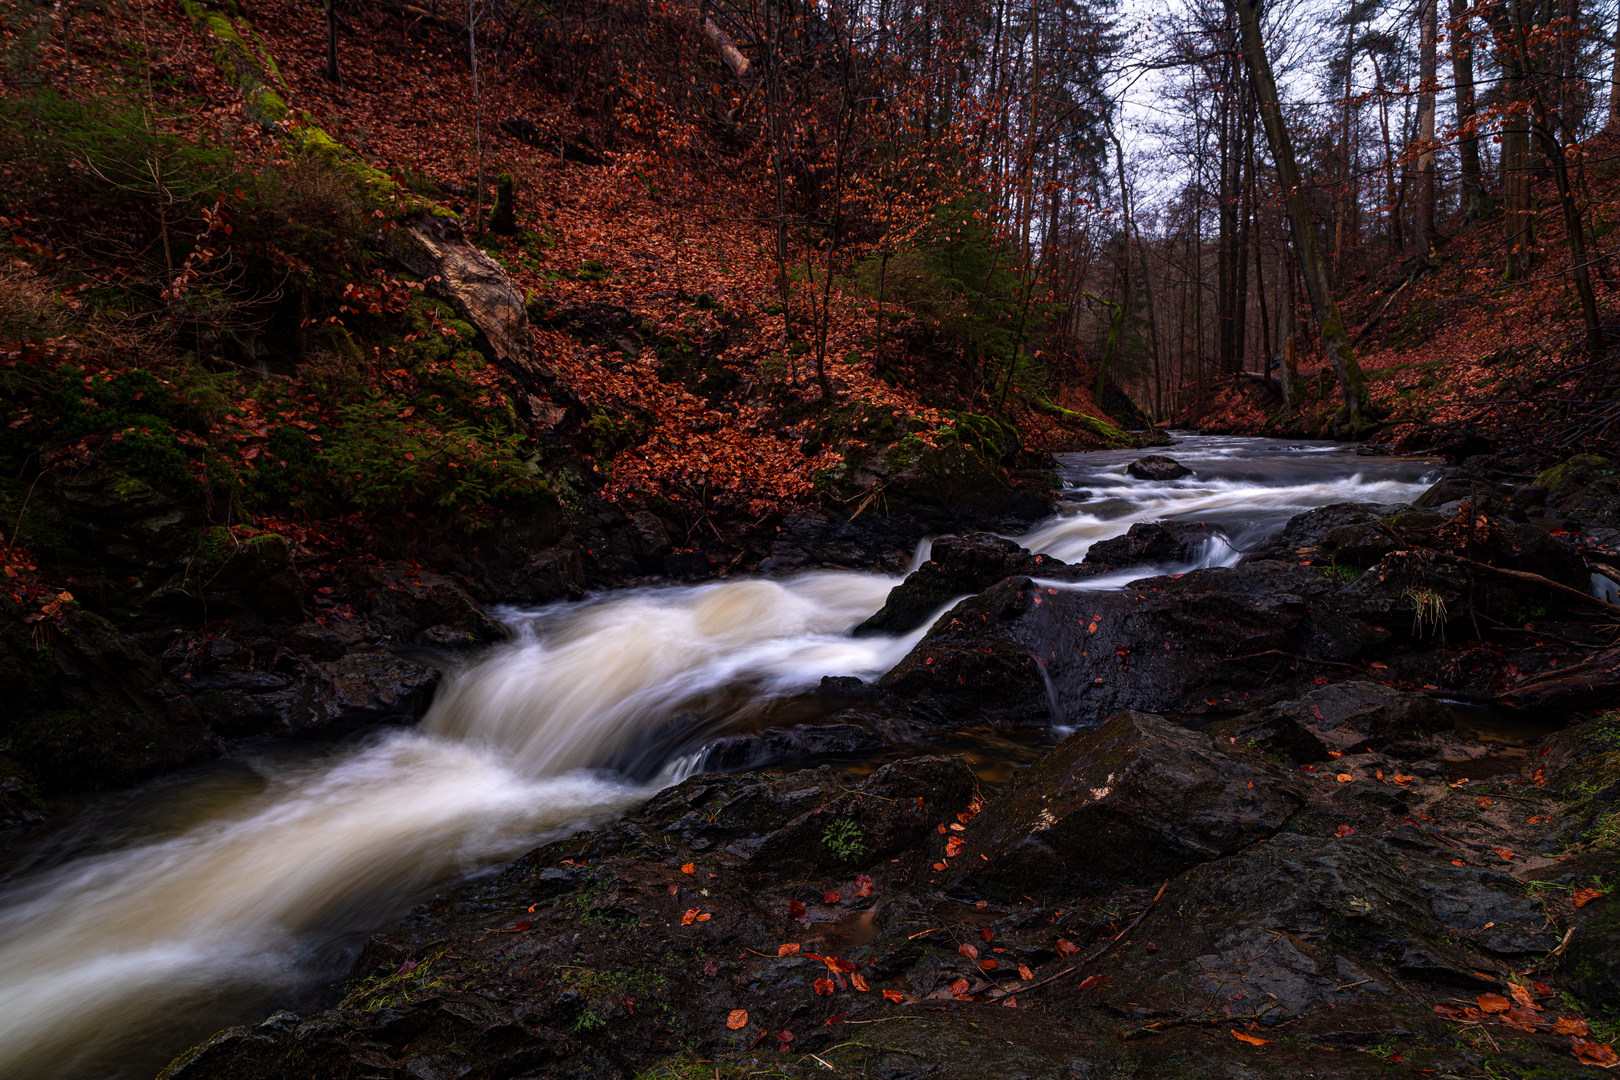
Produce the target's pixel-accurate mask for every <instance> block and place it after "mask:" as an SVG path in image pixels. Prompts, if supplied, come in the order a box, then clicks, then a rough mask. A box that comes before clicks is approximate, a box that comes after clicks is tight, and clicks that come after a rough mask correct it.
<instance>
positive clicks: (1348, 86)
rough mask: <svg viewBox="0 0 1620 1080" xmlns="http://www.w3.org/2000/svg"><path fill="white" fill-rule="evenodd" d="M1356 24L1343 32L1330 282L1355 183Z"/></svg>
mask: <svg viewBox="0 0 1620 1080" xmlns="http://www.w3.org/2000/svg"><path fill="white" fill-rule="evenodd" d="M1350 12H1351V14H1352V15H1354V14H1355V5H1354V3H1352V4H1351V8H1350ZM1355 61H1356V24H1355V22H1354V20H1353V19H1352V21H1351V22H1350V26H1349V29H1347V30H1346V31H1345V32H1344V113H1343V120H1342V122H1341V126H1340V131H1339V141H1340V143H1341V145H1343V147H1344V175H1343V176H1342V177H1341V178H1340V179H1339V191H1338V196H1339V198H1338V210H1337V212H1336V213H1335V214H1334V215H1333V283H1334V284H1335V285H1337V284H1338V283H1339V280H1340V275H1341V274H1343V273H1344V227H1345V219H1346V218H1347V217H1348V216H1349V213H1350V212H1349V209H1348V208H1347V206H1346V201H1347V199H1349V196H1350V190H1351V185H1352V183H1354V177H1355V173H1356V154H1355V148H1354V147H1352V146H1351V145H1350V98H1351V96H1352V94H1353V85H1354V78H1355V71H1356V62H1355Z"/></svg>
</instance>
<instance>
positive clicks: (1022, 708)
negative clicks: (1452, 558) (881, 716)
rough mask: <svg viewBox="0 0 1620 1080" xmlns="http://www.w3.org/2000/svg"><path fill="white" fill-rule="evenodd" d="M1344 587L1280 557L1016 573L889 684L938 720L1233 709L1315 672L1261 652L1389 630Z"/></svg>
mask: <svg viewBox="0 0 1620 1080" xmlns="http://www.w3.org/2000/svg"><path fill="white" fill-rule="evenodd" d="M1059 573H1060V574H1061V573H1062V571H1060V572H1059ZM1340 592H1341V588H1340V586H1339V585H1337V584H1336V583H1335V582H1334V581H1333V580H1331V579H1330V578H1327V577H1324V576H1323V575H1322V574H1320V573H1318V572H1317V571H1316V570H1313V569H1311V568H1309V567H1300V566H1295V565H1292V564H1283V563H1276V562H1257V563H1250V564H1248V565H1246V566H1242V567H1236V568H1217V569H1208V570H1195V571H1192V572H1190V573H1187V574H1183V575H1180V576H1177V577H1154V578H1143V579H1142V580H1140V581H1135V582H1132V583H1131V584H1130V585H1129V586H1128V587H1126V588H1125V589H1123V590H1120V591H1116V592H1076V591H1071V590H1065V589H1060V588H1055V587H1043V586H1037V585H1035V584H1034V582H1032V581H1031V580H1030V579H1029V578H1027V577H1017V578H1008V579H1007V580H1006V581H1003V582H1001V583H1000V584H998V585H994V586H992V587H991V588H989V589H987V590H985V591H984V592H983V593H980V594H979V595H978V596H975V597H973V598H971V599H968V600H964V601H963V602H962V603H960V604H958V605H957V606H956V607H954V608H952V609H951V610H950V611H949V612H947V613H946V614H945V615H943V616H942V617H941V618H940V619H939V621H938V622H936V623H935V624H934V626H933V628H932V629H930V630H929V632H928V634H927V635H926V636H925V637H924V638H923V639H922V641H921V642H919V643H918V645H917V647H916V648H915V649H913V650H912V652H911V653H910V654H909V655H908V656H907V657H906V658H905V659H904V660H902V661H901V662H900V663H899V664H898V665H897V666H896V667H895V668H894V669H893V670H891V671H890V672H889V673H888V674H886V675H885V676H884V677H883V678H882V679H881V680H880V681H879V683H878V689H879V692H880V695H881V696H882V698H883V700H884V701H885V702H887V703H888V705H889V707H890V708H891V709H892V710H893V711H894V712H896V713H898V714H902V715H909V716H912V717H915V718H917V719H918V720H920V721H922V722H925V723H930V724H942V723H956V724H959V723H960V722H961V721H962V719H963V718H964V717H965V716H980V717H983V718H985V719H986V720H989V721H991V722H995V723H998V724H1006V725H1018V724H1045V723H1048V722H1051V721H1052V720H1058V721H1059V722H1062V723H1067V724H1080V725H1088V724H1095V723H1098V722H1100V721H1101V720H1103V719H1105V718H1106V717H1108V716H1111V715H1113V714H1114V713H1116V712H1119V711H1121V710H1123V709H1138V710H1142V711H1154V710H1160V711H1191V712H1205V711H1208V710H1210V709H1217V710H1226V711H1236V709H1235V708H1234V706H1235V705H1237V703H1239V702H1241V701H1242V700H1243V696H1244V695H1245V694H1253V693H1257V692H1261V691H1265V692H1267V693H1277V692H1280V691H1281V690H1282V689H1284V688H1285V687H1286V686H1287V684H1288V682H1289V681H1290V680H1304V679H1307V678H1308V677H1309V675H1308V673H1307V672H1304V671H1301V670H1291V669H1290V667H1289V666H1288V665H1285V664H1280V663H1279V658H1278V657H1277V656H1273V655H1261V656H1256V655H1255V654H1269V653H1270V652H1271V651H1273V650H1276V651H1279V652H1283V653H1292V654H1306V655H1310V656H1313V657H1321V658H1324V659H1329V660H1335V661H1339V662H1346V661H1349V660H1353V659H1355V658H1357V657H1359V656H1361V655H1363V654H1364V653H1366V652H1368V651H1369V650H1371V649H1373V648H1375V647H1377V646H1378V645H1380V644H1382V643H1383V642H1385V641H1388V640H1389V634H1388V633H1387V632H1386V631H1384V630H1382V629H1379V628H1378V627H1376V626H1375V625H1373V624H1370V623H1368V622H1365V621H1363V620H1362V619H1361V618H1359V617H1356V616H1355V615H1353V614H1346V613H1345V612H1343V611H1341V610H1340V607H1341V605H1340V603H1339V601H1338V597H1339V594H1340ZM1294 667H1295V668H1297V667H1298V665H1294Z"/></svg>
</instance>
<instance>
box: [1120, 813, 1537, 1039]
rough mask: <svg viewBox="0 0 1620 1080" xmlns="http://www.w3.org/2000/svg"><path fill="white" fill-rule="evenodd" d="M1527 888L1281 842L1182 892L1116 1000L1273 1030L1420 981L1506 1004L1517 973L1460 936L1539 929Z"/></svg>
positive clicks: (1155, 924)
mask: <svg viewBox="0 0 1620 1080" xmlns="http://www.w3.org/2000/svg"><path fill="white" fill-rule="evenodd" d="M1518 884H1519V883H1518V882H1517V881H1515V880H1514V879H1513V878H1511V877H1509V876H1508V875H1506V874H1502V873H1498V872H1496V871H1491V870H1480V869H1478V868H1467V867H1455V866H1452V865H1450V864H1449V863H1447V862H1442V861H1440V860H1437V859H1427V858H1420V857H1416V856H1411V855H1407V854H1405V853H1401V852H1399V851H1397V850H1396V849H1393V848H1391V847H1390V846H1388V845H1386V844H1384V843H1381V842H1379V841H1376V840H1371V839H1367V838H1363V837H1357V836H1352V837H1346V838H1334V839H1321V838H1317V837H1307V836H1300V835H1297V834H1291V833H1280V834H1277V835H1275V836H1272V837H1271V838H1270V840H1269V841H1268V842H1267V843H1265V844H1257V845H1255V846H1254V847H1251V848H1249V849H1248V850H1247V851H1245V852H1243V854H1241V855H1238V856H1236V857H1234V858H1230V859H1223V860H1221V861H1219V862H1209V863H1206V864H1204V865H1203V866H1200V867H1198V868H1197V869H1195V870H1193V871H1192V872H1191V873H1189V874H1187V875H1186V876H1185V877H1183V878H1181V879H1180V880H1178V881H1176V882H1174V883H1172V884H1171V886H1170V888H1169V890H1168V891H1167V892H1166V894H1165V897H1164V899H1163V901H1162V902H1161V903H1160V904H1159V906H1158V907H1156V908H1155V909H1154V911H1153V913H1152V914H1151V915H1149V916H1148V918H1147V920H1146V921H1145V922H1144V923H1143V924H1142V926H1141V928H1140V929H1139V930H1138V931H1137V932H1136V933H1135V934H1134V935H1133V937H1134V938H1136V939H1137V940H1139V941H1142V942H1147V941H1151V942H1153V943H1154V944H1155V945H1156V946H1157V948H1156V949H1155V950H1154V951H1153V952H1149V951H1148V950H1147V949H1145V948H1143V947H1141V946H1138V947H1136V948H1127V949H1125V950H1123V951H1122V952H1121V953H1120V958H1121V964H1120V968H1119V973H1118V974H1117V975H1116V976H1115V979H1114V982H1113V983H1112V984H1110V985H1109V986H1108V987H1107V989H1106V991H1105V994H1104V997H1105V1000H1106V1001H1107V1003H1108V1005H1109V1006H1110V1007H1111V1008H1114V1009H1117V1010H1118V1011H1120V1012H1122V1013H1124V1014H1125V1015H1127V1016H1132V1017H1138V1018H1142V1019H1146V1018H1148V1017H1154V1016H1188V1015H1192V1014H1195V1013H1196V1012H1197V1011H1198V1010H1201V1009H1204V1008H1206V1007H1207V1008H1213V1009H1214V1010H1215V1011H1216V1012H1217V1013H1218V1014H1223V1015H1225V1016H1228V1017H1234V1018H1235V1017H1239V1016H1242V1017H1257V1018H1258V1019H1259V1021H1260V1023H1261V1024H1263V1025H1267V1026H1270V1025H1275V1024H1280V1023H1284V1022H1286V1021H1289V1020H1292V1019H1294V1018H1295V1017H1297V1016H1299V1015H1300V1014H1302V1013H1304V1012H1306V1011H1307V1010H1310V1009H1313V1008H1320V1007H1322V1006H1333V1007H1338V1006H1345V1005H1353V1004H1360V1003H1364V1002H1367V1001H1369V1000H1370V1001H1380V1000H1382V1001H1388V1000H1390V999H1393V998H1400V997H1405V996H1406V994H1407V993H1409V992H1410V991H1409V990H1408V986H1409V985H1410V982H1411V981H1412V980H1418V981H1421V982H1424V983H1430V984H1436V985H1437V986H1439V987H1444V988H1448V989H1450V990H1451V993H1456V994H1478V993H1480V992H1481V991H1486V990H1495V989H1497V988H1498V987H1499V986H1500V984H1501V980H1502V979H1503V978H1505V977H1506V976H1507V974H1508V971H1507V968H1506V966H1505V965H1503V964H1502V963H1501V962H1500V961H1497V960H1494V959H1491V958H1488V957H1484V956H1481V955H1479V954H1478V953H1470V952H1469V951H1468V950H1465V949H1464V948H1461V947H1458V946H1457V945H1454V944H1452V943H1451V942H1450V941H1449V940H1448V938H1449V937H1450V933H1449V931H1448V928H1455V929H1458V930H1469V931H1475V930H1479V929H1480V928H1481V927H1484V926H1486V925H1487V924H1491V923H1494V924H1496V926H1501V927H1508V926H1517V927H1522V928H1533V927H1536V926H1538V925H1540V922H1541V913H1540V909H1539V906H1538V905H1537V904H1536V903H1535V902H1534V901H1532V900H1530V899H1529V898H1527V897H1525V896H1524V895H1523V892H1522V889H1520V888H1519V887H1518ZM1442 993H1444V991H1442Z"/></svg>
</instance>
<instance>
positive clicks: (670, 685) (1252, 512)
mask: <svg viewBox="0 0 1620 1080" xmlns="http://www.w3.org/2000/svg"><path fill="white" fill-rule="evenodd" d="M1162 452H1164V453H1169V454H1172V455H1173V456H1175V457H1176V458H1177V459H1178V460H1180V461H1182V462H1184V463H1185V464H1187V465H1189V466H1191V467H1192V468H1193V469H1194V470H1195V473H1196V475H1194V476H1192V477H1188V478H1186V479H1184V480H1179V481H1172V482H1169V483H1149V482H1144V481H1137V480H1133V479H1130V478H1129V477H1127V476H1126V475H1125V473H1124V466H1125V464H1127V463H1128V462H1129V461H1131V460H1133V459H1134V458H1136V457H1138V456H1141V453H1142V452H1141V451H1129V452H1123V451H1122V452H1113V453H1105V454H1087V455H1072V456H1070V457H1069V458H1068V459H1067V461H1066V468H1065V478H1066V480H1067V482H1068V484H1069V487H1070V490H1068V491H1067V492H1066V493H1065V502H1066V505H1065V507H1064V510H1063V513H1062V514H1060V515H1059V516H1058V517H1056V518H1054V519H1052V520H1051V521H1048V522H1046V523H1044V524H1042V525H1041V526H1039V527H1038V528H1036V529H1034V530H1032V531H1031V532H1030V533H1029V534H1027V535H1026V536H1024V537H1022V538H1020V540H1021V542H1022V543H1024V544H1025V545H1026V546H1029V547H1032V548H1035V549H1036V550H1043V551H1046V552H1049V553H1051V554H1053V555H1055V556H1057V557H1058V558H1061V559H1064V560H1066V561H1077V560H1078V559H1079V558H1080V557H1081V556H1082V555H1083V554H1084V551H1085V549H1086V548H1087V547H1089V546H1090V544H1092V543H1094V542H1096V541H1097V540H1101V539H1106V538H1108V537H1112V536H1116V535H1119V534H1120V533H1123V532H1124V531H1125V530H1126V529H1128V528H1129V527H1130V526H1131V524H1133V523H1134V522H1137V521H1149V520H1156V519H1159V518H1168V517H1176V518H1191V519H1197V520H1205V521H1210V522H1213V523H1217V524H1220V525H1222V526H1223V528H1225V530H1226V531H1227V534H1228V536H1229V537H1230V539H1231V544H1226V543H1223V542H1212V543H1211V544H1210V545H1208V550H1207V551H1206V552H1205V553H1204V556H1203V557H1202V558H1201V559H1200V560H1199V562H1200V563H1201V564H1203V565H1214V564H1220V563H1226V562H1230V561H1232V560H1233V559H1235V558H1236V554H1237V550H1238V549H1241V548H1243V547H1246V546H1249V545H1251V544H1252V543H1253V542H1254V541H1257V540H1258V539H1260V538H1261V537H1262V536H1263V535H1264V534H1266V533H1268V532H1271V531H1274V530H1275V529H1276V528H1278V527H1280V526H1281V524H1282V523H1283V522H1284V521H1286V519H1287V518H1288V517H1289V516H1291V515H1292V514H1294V513H1298V512H1300V511H1302V510H1306V509H1309V508H1311V507H1313V506H1320V505H1323V504H1326V503H1331V502H1344V501H1365V502H1398V501H1406V500H1409V499H1411V498H1412V497H1413V496H1415V495H1416V494H1417V493H1418V492H1420V491H1421V490H1422V489H1423V487H1424V481H1425V473H1426V472H1428V471H1430V470H1431V469H1432V466H1426V465H1424V464H1423V463H1420V462H1398V461H1389V460H1374V459H1358V458H1356V457H1354V455H1353V454H1352V453H1350V452H1348V451H1347V450H1346V449H1345V448H1343V447H1334V446H1328V445H1325V444H1304V445H1291V444H1285V443H1279V442H1276V441H1274V440H1257V439H1220V438H1197V437H1194V438H1188V439H1185V440H1183V441H1182V442H1181V444H1180V445H1178V446H1176V447H1174V448H1171V449H1168V450H1165V451H1162ZM919 558H920V559H925V558H926V551H925V550H924V551H919ZM1143 572H1147V571H1145V570H1144V571H1143ZM1139 576H1142V572H1136V571H1127V572H1124V573H1123V574H1122V575H1120V580H1119V581H1117V582H1115V581H1113V580H1112V579H1110V580H1109V581H1108V582H1107V583H1101V582H1098V581H1092V582H1088V583H1087V585H1088V587H1099V585H1102V586H1103V587H1106V586H1107V585H1116V586H1117V585H1122V584H1124V582H1125V581H1126V580H1129V579H1130V578H1132V577H1139ZM899 580H900V579H898V578H894V577H888V576H884V575H879V574H869V573H857V572H823V573H810V574H803V575H800V576H797V577H794V578H788V579H778V580H762V579H753V580H746V579H745V580H732V581H727V582H723V583H720V584H709V585H699V586H690V587H669V588H639V589H627V590H623V591H620V592H614V593H609V594H606V595H603V596H601V597H597V598H595V599H592V600H588V601H585V602H583V603H577V604H561V605H555V606H552V607H548V608H545V609H542V610H539V611H515V610H514V611H505V612H502V613H501V615H502V618H503V619H504V621H505V623H506V625H507V626H508V628H509V629H510V630H511V632H512V640H510V641H509V642H507V643H506V644H503V645H501V646H498V647H496V648H494V649H492V650H490V651H489V652H488V653H487V654H485V655H484V656H482V657H481V658H479V659H477V660H476V662H473V663H471V664H470V665H469V666H466V667H464V668H462V669H460V670H458V671H455V672H453V673H452V674H451V676H450V677H449V678H448V679H447V682H446V685H445V687H444V688H443V689H442V690H441V692H440V694H439V697H438V699H437V701H436V702H435V704H434V706H433V708H432V710H431V711H430V712H429V714H428V716H427V717H426V718H425V719H424V720H423V721H422V723H421V724H420V725H419V726H418V727H417V728H416V729H415V730H412V731H397V730H396V731H390V732H384V733H377V734H374V735H373V736H372V737H371V738H370V739H369V741H365V742H362V743H359V744H350V745H348V746H346V747H324V748H303V749H299V748H296V747H282V748H279V749H277V750H275V751H274V752H272V751H266V750H264V749H262V748H261V749H259V750H257V751H248V752H244V753H241V754H238V755H236V756H234V757H232V758H230V759H228V760H227V761H226V762H225V763H223V764H222V765H220V766H219V767H218V768H216V769H214V770H212V771H206V772H203V773H201V774H199V775H198V776H195V777H193V778H191V779H189V780H183V781H174V780H171V781H169V782H166V783H162V784H158V785H154V786H153V787H152V788H150V789H149V790H147V791H146V792H138V793H136V794H135V795H133V796H119V797H110V798H109V799H107V800H104V801H103V802H102V803H101V804H100V805H99V806H91V807H90V808H89V809H87V810H86V811H85V812H84V815H83V816H82V817H81V819H80V821H79V822H78V823H77V824H76V825H75V826H73V827H71V828H68V829H65V830H61V831H58V832H56V833H53V834H52V835H50V836H48V837H46V838H45V839H44V840H41V841H39V842H37V843H36V844H35V846H34V847H33V848H31V849H26V850H24V851H23V852H22V853H21V854H20V855H19V856H18V857H17V858H16V859H15V860H14V863H13V869H12V870H11V872H10V873H9V875H7V876H6V877H4V878H0V1078H4V1080H12V1078H19V1080H20V1078H23V1077H29V1078H36V1077H38V1078H44V1077H62V1078H74V1080H77V1078H80V1077H84V1078H89V1077H95V1078H107V1077H125V1076H128V1077H141V1076H149V1075H151V1074H152V1073H153V1072H155V1071H156V1070H157V1068H159V1067H161V1065H162V1064H163V1063H164V1062H165V1061H167V1060H168V1059H169V1058H170V1057H172V1056H173V1055H174V1054H176V1053H178V1052H180V1051H181V1050H183V1049H185V1047H186V1046H188V1045H190V1044H191V1043H194V1042H196V1041H198V1040H199V1039H201V1038H203V1037H205V1036H206V1035H207V1034H208V1033H209V1032H210V1031H212V1030H215V1029H217V1028H219V1027H223V1026H226V1025H228V1024H231V1023H242V1022H247V1021H250V1020H253V1019H254V1018H262V1017H263V1016H264V1015H266V1014H267V1013H268V1012H269V1011H270V1010H272V1009H274V1008H276V1007H280V1006H283V1005H287V1004H292V1005H295V1006H296V1005H314V1004H318V1003H320V1000H321V999H320V998H319V994H320V989H319V988H320V987H321V986H322V985H323V984H325V983H327V982H330V981H331V980H332V979H335V978H340V977H341V976H342V973H343V971H344V969H345V965H346V963H347V962H348V960H349V959H350V958H352V955H353V952H352V950H353V948H354V946H355V945H356V943H357V942H359V941H360V940H363V937H364V935H365V934H367V933H370V932H373V931H375V930H376V929H379V928H381V927H382V926H386V925H387V924H388V923H389V922H390V921H392V920H394V919H397V918H398V916H399V915H400V914H401V913H402V912H403V911H404V910H405V909H406V908H408V907H409V905H410V904H412V903H414V902H416V901H418V900H420V899H421V898H423V896H424V895H425V894H427V893H429V892H431V891H432V890H433V889H434V888H436V887H443V886H445V885H447V884H448V883H451V882H453V881H455V880H457V879H459V878H464V877H466V876H468V875H470V874H475V873H478V872H486V871H488V870H489V869H490V868H492V867H495V866H498V865H500V864H501V863H502V862H504V861H506V860H509V859H510V858H512V857H514V856H515V855H517V854H520V853H521V852H523V851H524V850H526V849H527V848H529V847H531V846H533V845H534V844H536V843H540V842H544V841H545V840H547V839H551V838H555V837H558V836H564V835H568V834H569V833H571V832H573V831H575V830H578V829H581V828H590V827H595V826H599V825H601V824H602V823H604V822H606V821H608V820H611V819H612V818H613V817H615V816H617V815H619V814H621V813H623V812H625V811H626V810H627V809H629V808H631V807H633V806H634V805H636V804H637V803H638V802H639V801H641V800H643V799H645V798H647V797H648V796H649V795H650V794H651V793H652V792H653V791H655V790H656V789H657V788H658V787H660V786H662V785H664V784H667V783H671V782H674V781H676V780H679V779H680V778H681V777H682V776H683V775H684V774H686V773H687V772H690V771H691V770H692V769H694V768H697V767H701V762H702V757H703V750H702V747H703V745H704V744H705V742H706V741H708V740H710V739H712V738H713V737H714V736H715V735H717V734H719V733H722V732H724V731H727V730H735V726H736V724H737V723H739V722H740V720H739V718H741V717H744V716H746V715H749V714H750V710H753V711H754V712H755V713H757V711H758V709H759V708H760V707H761V703H769V702H770V701H771V700H773V699H780V698H781V697H782V696H784V695H788V694H792V693H796V692H800V691H803V690H806V689H809V688H811V687H813V686H815V685H816V683H817V682H818V681H819V680H820V678H821V677H822V676H824V675H854V676H859V677H861V678H864V679H868V680H870V679H874V678H876V677H877V676H879V675H881V674H882V673H883V672H884V671H886V670H888V668H890V667H892V666H893V665H894V664H895V663H897V662H898V661H899V660H900V659H901V658H902V657H903V656H904V655H905V654H906V652H907V651H908V650H909V649H910V648H911V647H912V645H913V644H914V643H915V642H916V640H917V639H918V638H920V637H921V635H922V633H923V630H921V629H919V630H917V631H915V632H914V633H912V634H909V635H906V636H904V637H899V638H890V637H871V638H859V639H857V638H852V637H850V636H849V630H850V629H851V628H852V627H853V626H855V625H856V624H858V623H859V622H861V621H862V620H863V619H864V618H866V617H867V616H868V615H870V614H871V613H872V612H873V611H875V610H876V609H877V608H878V607H880V606H881V605H882V603H883V600H884V597H885V596H886V594H887V593H888V591H889V589H890V588H892V587H893V586H894V585H895V584H896V583H897V582H898V581H899ZM86 837H93V840H87V839H86Z"/></svg>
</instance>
